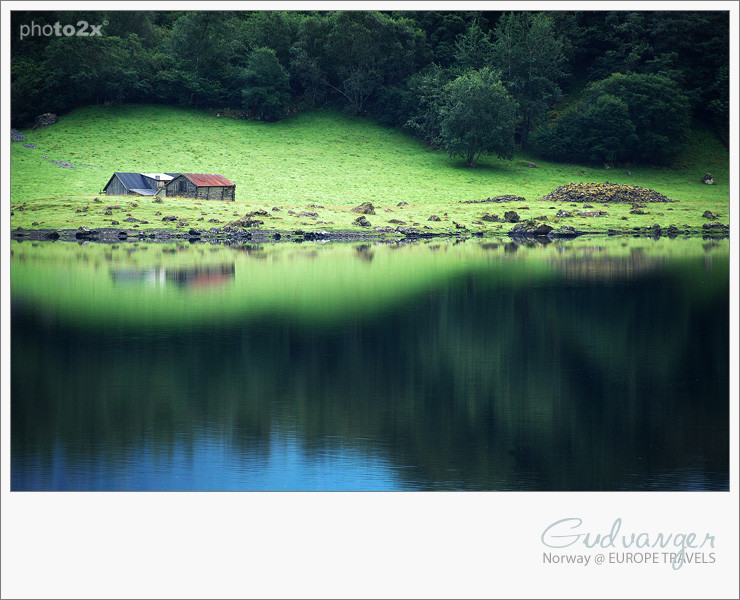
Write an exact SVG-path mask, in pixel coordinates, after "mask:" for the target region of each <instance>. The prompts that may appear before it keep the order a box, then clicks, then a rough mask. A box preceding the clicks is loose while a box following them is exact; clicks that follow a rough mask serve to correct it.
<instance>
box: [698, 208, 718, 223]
mask: <svg viewBox="0 0 740 600" xmlns="http://www.w3.org/2000/svg"><path fill="white" fill-rule="evenodd" d="M702 217H704V218H705V219H709V220H710V221H714V220H716V219H717V217H719V215H715V214H712V213H711V212H710V211H708V210H705V211H704V214H703V215H702Z"/></svg>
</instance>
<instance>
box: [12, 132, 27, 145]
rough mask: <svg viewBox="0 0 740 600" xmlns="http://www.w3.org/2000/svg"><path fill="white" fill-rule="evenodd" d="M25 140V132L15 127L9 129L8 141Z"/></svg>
mask: <svg viewBox="0 0 740 600" xmlns="http://www.w3.org/2000/svg"><path fill="white" fill-rule="evenodd" d="M25 140H26V134H25V133H23V132H21V131H18V130H17V129H11V130H10V141H12V142H23V141H25Z"/></svg>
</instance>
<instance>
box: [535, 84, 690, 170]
mask: <svg viewBox="0 0 740 600" xmlns="http://www.w3.org/2000/svg"><path fill="white" fill-rule="evenodd" d="M689 107H690V105H689V100H688V98H687V96H686V94H684V93H682V92H681V90H680V88H679V87H678V85H677V84H676V83H675V82H674V81H672V80H670V79H669V78H667V77H664V76H661V75H641V74H637V73H625V74H622V73H615V74H614V75H612V76H611V77H607V78H606V79H603V80H601V81H597V82H594V83H592V84H590V85H589V86H588V87H587V88H586V89H585V91H584V92H583V94H582V96H581V98H580V99H579V100H578V102H576V103H575V104H574V106H573V107H572V108H571V109H570V110H568V111H567V112H566V113H565V114H563V115H561V116H560V118H559V119H558V120H557V121H555V122H554V123H553V124H552V125H551V126H549V127H547V128H543V129H542V130H541V131H539V132H537V135H536V145H537V146H538V148H539V149H540V150H541V152H543V154H545V155H546V156H549V157H551V158H554V159H556V160H568V161H576V162H586V163H592V164H598V163H601V162H604V161H615V162H634V163H644V164H660V163H668V162H670V160H671V159H672V158H673V157H674V156H676V155H677V154H678V152H679V151H680V150H681V149H682V147H683V145H684V144H685V142H686V139H687V134H688V127H689V124H690V116H689V115H690V108H689Z"/></svg>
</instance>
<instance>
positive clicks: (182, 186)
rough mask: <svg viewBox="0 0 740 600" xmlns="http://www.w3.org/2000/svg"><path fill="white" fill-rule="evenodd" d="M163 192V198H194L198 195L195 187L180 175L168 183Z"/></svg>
mask: <svg viewBox="0 0 740 600" xmlns="http://www.w3.org/2000/svg"><path fill="white" fill-rule="evenodd" d="M165 190H166V191H165V196H181V197H184V198H195V197H196V195H197V193H198V188H197V186H196V185H195V184H194V183H193V182H192V181H190V180H189V179H188V178H187V177H183V176H182V175H181V176H179V177H175V178H174V179H173V180H172V181H170V182H169V183H168V184H167V185H166V186H165Z"/></svg>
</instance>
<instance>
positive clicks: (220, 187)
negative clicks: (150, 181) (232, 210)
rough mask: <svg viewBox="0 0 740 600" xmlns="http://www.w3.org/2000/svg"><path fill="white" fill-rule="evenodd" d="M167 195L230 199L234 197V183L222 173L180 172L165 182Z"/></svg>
mask: <svg viewBox="0 0 740 600" xmlns="http://www.w3.org/2000/svg"><path fill="white" fill-rule="evenodd" d="M165 190H166V191H165V194H166V195H167V196H182V197H185V198H199V199H202V200H230V201H232V202H233V201H234V199H235V197H236V185H235V184H234V183H232V182H231V181H229V180H228V179H226V177H223V176H222V175H212V174H209V173H180V174H179V175H177V176H176V177H173V178H172V180H170V181H168V182H167V183H166V184H165Z"/></svg>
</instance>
